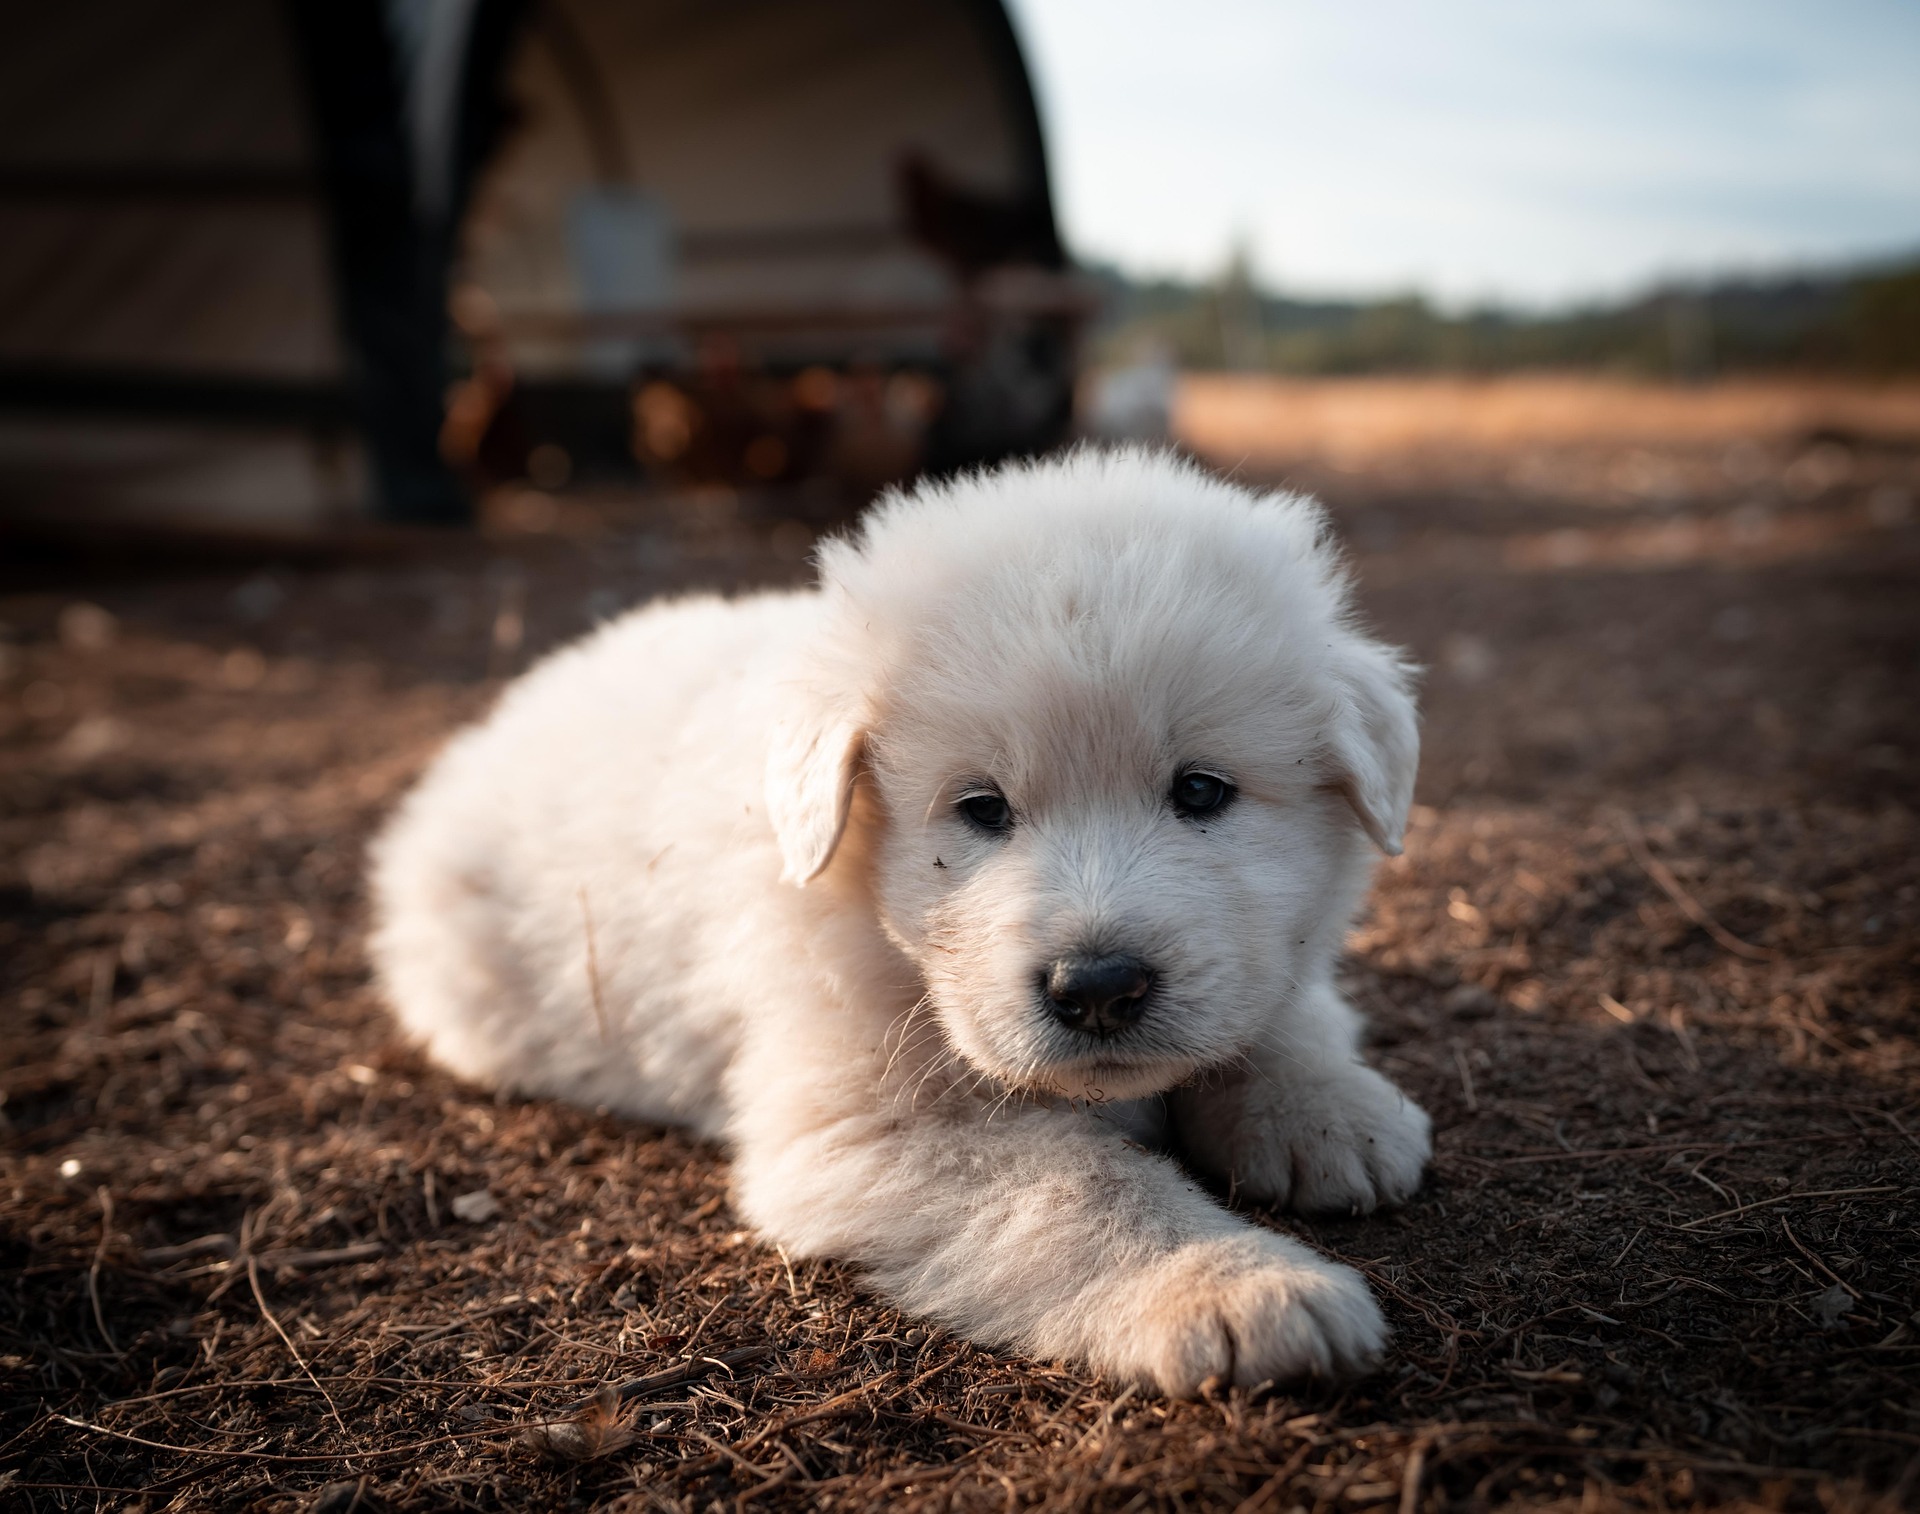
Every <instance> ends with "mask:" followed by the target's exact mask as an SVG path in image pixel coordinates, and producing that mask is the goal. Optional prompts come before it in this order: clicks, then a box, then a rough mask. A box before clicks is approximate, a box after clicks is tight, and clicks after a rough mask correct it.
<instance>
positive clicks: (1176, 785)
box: [1167, 773, 1234, 816]
mask: <svg viewBox="0 0 1920 1514" xmlns="http://www.w3.org/2000/svg"><path fill="white" fill-rule="evenodd" d="M1233 795H1234V787H1233V785H1232V784H1231V783H1228V782H1227V780H1226V779H1224V778H1221V777H1219V776H1218V775H1216V774H1213V773H1182V774H1181V775H1180V776H1179V777H1178V778H1176V779H1174V780H1173V788H1172V789H1171V790H1170V791H1169V792H1168V794H1167V797H1168V798H1169V799H1171V800H1172V801H1173V807H1174V808H1175V809H1176V810H1178V811H1179V812H1180V813H1181V814H1182V815H1189V816H1201V815H1212V814H1215V813H1217V812H1218V811H1220V810H1223V809H1225V808H1226V807H1227V805H1228V804H1230V803H1231V802H1232V800H1233Z"/></svg>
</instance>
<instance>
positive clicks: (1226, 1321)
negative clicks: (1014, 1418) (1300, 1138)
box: [1096, 1231, 1387, 1397]
mask: <svg viewBox="0 0 1920 1514" xmlns="http://www.w3.org/2000/svg"><path fill="white" fill-rule="evenodd" d="M1114 1323H1115V1326H1116V1327H1117V1331H1118V1332H1119V1334H1118V1338H1117V1339H1116V1340H1114V1341H1113V1343H1112V1350H1111V1356H1112V1357H1113V1358H1115V1360H1112V1361H1110V1362H1108V1363H1096V1365H1109V1366H1117V1367H1118V1368H1119V1369H1120V1370H1121V1371H1122V1372H1123V1373H1124V1374H1125V1375H1128V1376H1131V1377H1135V1378H1139V1379H1145V1380H1146V1381H1148V1382H1151V1383H1152V1384H1154V1385H1155V1386H1156V1387H1158V1388H1160V1389H1161V1390H1162V1391H1163V1392H1166V1393H1170V1394H1174V1395H1177V1396H1182V1397H1185V1396H1190V1395H1192V1394H1194V1393H1197V1392H1198V1391H1199V1390H1200V1388H1201V1386H1202V1385H1203V1384H1205V1383H1207V1382H1208V1381H1209V1380H1213V1381H1218V1382H1221V1383H1232V1384H1239V1385H1241V1386H1246V1387H1251V1386H1253V1385H1254V1384H1256V1383H1263V1382H1286V1381H1289V1380H1293V1379H1298V1378H1302V1377H1325V1378H1331V1377H1346V1376H1351V1375H1353V1374H1355V1373H1358V1372H1361V1371H1364V1370H1365V1369H1367V1368H1368V1367H1370V1366H1372V1365H1373V1364H1374V1362H1376V1361H1377V1360H1378V1359H1379V1356H1380V1351H1381V1348H1382V1347H1383V1346H1384V1345H1385V1344H1386V1338H1387V1327H1386V1322H1385V1320H1383V1319H1382V1318H1381V1315H1380V1307H1379V1305H1378V1304H1376V1303H1375V1302H1374V1301H1373V1295H1372V1294H1371V1293H1370V1292H1368V1290H1367V1285H1366V1282H1365V1281H1364V1280H1363V1279H1362V1278H1361V1276H1360V1274H1359V1273H1357V1272H1355V1271H1354V1270H1353V1269H1352V1268H1351V1267H1342V1266H1340V1265H1339V1264H1338V1263H1336V1262H1330V1261H1327V1260H1326V1259H1325V1258H1324V1257H1320V1256H1316V1255H1314V1253H1313V1252H1311V1251H1309V1250H1307V1249H1306V1248H1305V1247H1304V1246H1301V1245H1298V1244H1296V1243H1295V1242H1293V1241H1289V1240H1287V1239H1286V1238H1285V1237H1284V1236H1278V1235H1273V1234H1271V1233H1269V1232H1265V1231H1261V1232H1256V1233H1255V1234H1253V1235H1250V1236H1245V1237H1235V1238H1233V1239H1231V1240H1219V1241H1206V1242H1198V1243H1195V1244H1192V1245H1189V1246H1186V1247H1183V1248H1181V1250H1180V1251H1178V1252H1176V1253H1175V1254H1174V1255H1173V1256H1172V1257H1170V1258H1168V1259H1167V1260H1166V1261H1165V1262H1164V1263H1162V1264H1160V1265H1159V1266H1157V1267H1155V1268H1154V1269H1153V1271H1152V1273H1151V1274H1149V1277H1148V1278H1147V1279H1146V1280H1145V1281H1144V1283H1143V1286H1142V1288H1141V1290H1140V1293H1139V1295H1138V1297H1137V1299H1136V1302H1135V1307H1134V1308H1132V1309H1129V1310H1125V1311H1123V1312H1122V1313H1121V1314H1120V1316H1119V1317H1118V1318H1117V1319H1116V1320H1115V1321H1114Z"/></svg>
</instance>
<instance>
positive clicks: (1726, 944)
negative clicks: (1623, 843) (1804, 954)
mask: <svg viewBox="0 0 1920 1514" xmlns="http://www.w3.org/2000/svg"><path fill="white" fill-rule="evenodd" d="M1620 829H1621V831H1622V833H1623V834H1624V835H1625V836H1626V838H1627V850H1628V851H1630V852H1631V853H1633V860H1634V861H1635V862H1637V863H1639V864H1640V869H1641V871H1642V872H1644V873H1645V874H1646V875H1647V876H1648V877H1649V878H1651V879H1652V880H1653V881H1654V882H1655V883H1656V884H1657V885H1659V888H1660V892H1661V893H1663V894H1665V895H1666V896H1667V897H1668V898H1669V899H1671V900H1672V901H1673V902H1674V903H1675V904H1676V905H1677V906H1679V909H1680V913H1681V914H1683V915H1685V916H1686V917H1687V918H1688V919H1689V920H1691V921H1692V922H1693V923H1694V924H1695V925H1697V926H1699V927H1700V929H1701V930H1703V931H1705V932H1706V933H1707V934H1708V935H1709V936H1711V937H1712V938H1713V940H1714V942H1715V943H1716V944H1717V945H1719V946H1720V947H1722V948H1723V949H1725V950H1727V951H1730V952H1732V953H1733V954H1734V955H1735V956H1736V957H1745V958H1746V959H1747V960H1748V961H1749V962H1778V961H1779V960H1780V953H1779V952H1777V951H1775V950H1774V949H1773V948H1772V947H1770V946H1755V945H1754V944H1753V943H1752V942H1751V941H1742V940H1741V939H1740V938H1739V937H1738V936H1736V935H1735V934H1734V933H1733V932H1732V931H1730V930H1728V929H1727V928H1726V927H1725V926H1723V925H1722V924H1721V923H1720V922H1719V921H1718V920H1716V919H1714V918H1713V916H1712V915H1710V914H1708V913H1707V909H1706V906H1705V905H1703V904H1702V903H1701V902H1700V901H1699V900H1698V899H1696V898H1694V897H1693V895H1692V894H1690V893H1688V892H1687V890H1686V888H1685V886H1684V885H1683V884H1682V883H1681V882H1680V880H1679V879H1678V878H1676V877H1674V875H1673V872H1672V870H1671V869H1670V868H1668V866H1667V865H1666V864H1665V863H1664V862H1662V861H1661V860H1660V859H1659V858H1658V857H1656V856H1654V855H1653V853H1652V851H1650V850H1649V849H1648V847H1647V838H1646V835H1645V833H1644V832H1642V831H1641V829H1640V823H1639V822H1638V821H1637V820H1635V819H1634V818H1633V816H1632V815H1630V814H1628V813H1627V812H1626V811H1625V810H1622V811H1621V812H1620Z"/></svg>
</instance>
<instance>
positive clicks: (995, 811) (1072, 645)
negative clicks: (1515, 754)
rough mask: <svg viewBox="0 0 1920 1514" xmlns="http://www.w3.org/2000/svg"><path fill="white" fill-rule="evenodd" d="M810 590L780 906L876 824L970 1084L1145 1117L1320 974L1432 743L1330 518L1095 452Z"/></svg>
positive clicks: (883, 544) (780, 795) (946, 513)
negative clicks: (1356, 591) (1362, 619)
mask: <svg viewBox="0 0 1920 1514" xmlns="http://www.w3.org/2000/svg"><path fill="white" fill-rule="evenodd" d="M822 576H823V581H824V600H823V622H822V629H821V633H820V636H819V638H818V641H817V643H816V644H815V645H813V646H811V647H809V648H808V649H807V656H808V659H809V661H808V665H807V674H806V677H805V678H804V679H803V680H801V681H800V682H799V683H798V684H796V686H795V688H794V689H793V691H792V693H793V698H794V706H793V714H792V715H791V717H790V718H789V719H788V720H787V721H786V722H785V723H784V724H783V726H782V729H781V731H780V733H779V735H778V737H777V738H776V741H775V745H774V751H773V756H772V760H771V765H770V769H769V775H768V799H769V806H770V810H771V813H772V816H773V821H774V826H775V829H776V831H777V832H778V834H779V838H780V842H781V847H782V850H783V852H784V855H785V858H786V863H787V876H788V878H789V879H790V880H791V881H793V882H795V883H805V882H807V881H808V880H809V879H811V878H812V877H814V876H815V875H817V874H818V873H820V872H821V871H822V870H824V869H825V868H827V867H828V866H829V864H830V863H831V862H832V859H833V857H834V855H835V852H836V848H837V846H838V843H839V841H840V838H841V835H842V832H843V831H844V829H845V828H846V826H847V824H848V819H849V815H850V814H852V813H854V812H855V811H856V809H857V810H858V811H859V812H860V813H861V814H863V815H870V816H871V817H872V818H871V820H870V821H866V822H864V823H867V824H870V825H871V827H872V829H873V832H874V833H873V834H872V835H871V836H870V837H869V838H867V839H868V841H869V843H870V844H869V845H867V846H863V847H861V848H860V849H859V851H860V853H861V855H862V856H863V857H865V858H867V859H869V861H868V865H869V866H870V867H871V869H872V877H871V879H870V880H869V886H870V887H871V889H872V893H873V897H874V898H875V900H876V901H877V906H878V909H879V911H880V915H881V918H882V921H883V923H884V925H885V927H886V929H887V931H888V933H889V934H890V935H891V936H892V937H893V938H894V940H895V941H896V942H897V943H898V944H899V946H900V948H901V949H902V950H903V951H904V952H906V953H907V954H908V956H909V957H911V958H912V960H913V961H914V962H915V964H916V965H917V966H918V968H919V970H920V973H921V975H922V977H923V978H924V980H925V983H926V987H927V992H928V997H929V999H930V1001H931V1003H932V1005H933V1007H934V1009H935V1011H936V1012H937V1014H938V1016H939V1018H940V1021H941V1024H942V1026H943V1027H944V1029H945V1032H946V1034H947V1036H948V1038H949V1039H950V1040H951V1042H952V1043H953V1045H954V1047H955V1048H956V1049H957V1050H958V1051H959V1052H960V1053H961V1054H962V1055H963V1056H964V1057H965V1058H967V1060H968V1061H970V1062H971V1063H972V1064H973V1065H974V1066H976V1067H977V1068H979V1069H981V1070H982V1071H985V1072H987V1073H989V1074H991V1075H993V1076H994V1077H996V1078H998V1079H1000V1080H1002V1081H1004V1082H1006V1083H1008V1084H1013V1085H1020V1086H1025V1087H1033V1088H1043V1089H1050V1090H1053V1091H1056V1092H1061V1093H1066V1094H1069V1095H1073V1096H1092V1097H1099V1096H1107V1097H1114V1098H1131V1097H1138V1096H1141V1095H1144V1094H1148V1093H1153V1092H1157V1091H1159V1090H1162V1089H1165V1088H1167V1087H1170V1086H1171V1085H1173V1084H1175V1083H1177V1082H1179V1081H1180V1080H1182V1079H1183V1078H1185V1077H1187V1076H1189V1075H1190V1074H1192V1073H1193V1072H1195V1071H1197V1070H1200V1069H1203V1068H1206V1067H1209V1066H1214V1065H1218V1064H1220V1063H1222V1062H1225V1061H1228V1060H1230V1059H1232V1058H1233V1057H1234V1056H1235V1055H1236V1054H1237V1053H1239V1052H1241V1051H1243V1050H1245V1049H1246V1048H1247V1047H1248V1046H1249V1045H1250V1044H1251V1043H1252V1042H1253V1041H1254V1040H1255V1039H1256V1037H1257V1035H1258V1033H1259V1031H1260V1029H1261V1027H1262V1025H1263V1024H1265V1023H1268V1022H1270V1021H1271V1019H1272V1017H1273V1016H1274V1014H1275V1012H1276V1010H1278V1009H1279V1008H1280V1007H1281V1006H1283V1005H1284V1004H1285V1002H1286V1001H1287V999H1288V998H1289V996H1290V995H1291V994H1292V993H1293V992H1294V991H1295V990H1296V988H1297V987H1298V985H1300V984H1301V983H1302V982H1303V981H1305V980H1307V979H1309V978H1311V977H1313V976H1315V975H1317V974H1318V973H1320V972H1322V971H1324V969H1325V965H1326V963H1327V961H1328V960H1329V959H1330V958H1331V956H1332V955H1333V954H1334V952H1336V951H1337V949H1338V945H1339V939H1340V935H1341V932H1342V931H1343V930H1344V928H1345V926H1346V924H1347V921H1348V919H1349V917H1350V915H1351V912H1352V909H1353V906H1354V904H1355V903H1356V901H1357V898H1358V895H1359V891H1360V889H1361V888H1362V887H1363V886H1364V883H1365V876H1366V870H1367V858H1368V854H1369V838H1370V840H1371V843H1372V844H1373V845H1377V846H1378V847H1380V848H1381V849H1383V850H1385V851H1389V852H1395V851H1398V850H1399V845H1400V833H1401V827H1402V824H1403V820H1404V817H1405V813H1406V809H1407V804H1408V801H1409V799H1410V797H1411V792H1412V787H1413V777H1414V767H1415V763H1416V760H1417V755H1418V737H1417V733H1416V728H1415V716H1414V707H1413V701H1412V698H1411V695H1410V693H1409V681H1410V674H1409V670H1408V669H1407V667H1406V666H1405V664H1403V663H1402V662H1401V661H1400V660H1399V658H1398V657H1397V656H1396V654H1395V653H1393V652H1392V651H1391V650H1390V649H1388V648H1386V647H1383V646H1381V645H1380V644H1378V643H1377V642H1374V641H1371V640H1369V639H1367V638H1366V637H1365V636H1363V635H1361V634H1360V633H1359V632H1358V631H1356V630H1355V629H1354V628H1353V626H1352V625H1351V623H1350V621H1349V612H1348V588H1347V584H1346V580H1345V578H1344V575H1343V573H1342V571H1341V568H1340V565H1339V563H1338V561H1337V558H1336V556H1335V554H1334V553H1333V551H1332V549H1331V548H1330V546H1329V545H1328V543H1327V541H1326V537H1325V526H1324V521H1323V519H1322V517H1321V515H1320V512H1319V510H1318V509H1317V508H1316V507H1315V506H1314V505H1312V504H1311V503H1310V502H1308V501H1305V500H1302V499H1298V498H1292V497H1288V496H1284V495H1270V496H1264V497H1263V496H1256V495H1254V494H1251V493H1249V492H1248V491H1246V490H1243V489H1240V488H1237V487H1234V486H1232V485H1229V484H1225V483H1222V482H1220V481H1218V480H1215V479H1212V478H1209V477H1207V476H1206V475H1204V474H1202V473H1200V472H1199V471H1198V470H1197V469H1194V468H1192V467H1191V466H1189V465H1186V464H1183V463H1180V462H1178V461H1176V460H1173V459H1171V458H1167V457H1163V456H1155V455H1150V454H1145V453H1138V452H1126V453H1093V452H1082V453H1079V454H1076V455H1073V456H1070V457H1068V458H1066V459H1064V460H1061V461H1057V462H1052V463H1046V464H1041V465H1037V466H1028V467H1017V468H1009V469H1004V470H1001V471H999V472H996V473H991V474H987V475H983V476H979V477H975V478H970V479H967V480H964V481H962V482H958V483H954V484H949V485H945V486H938V487H922V488H921V489H919V490H917V491H915V492H914V493H911V494H908V495H905V496H896V497H894V498H891V499H889V500H888V501H886V502H884V503H883V504H882V505H881V506H880V507H879V508H878V509H877V510H876V511H875V512H874V513H873V514H872V515H871V516H870V517H869V518H868V520H867V522H866V524H865V526H864V528H863V530H862V531H861V532H860V533H859V534H858V535H857V536H856V537H855V538H853V539H852V540H849V541H844V542H837V543H834V544H832V545H830V546H829V547H828V548H827V549H826V551H825V553H824V554H823V558H822ZM857 786H858V787H860V788H863V789H866V790H867V793H865V794H863V795H862V796H861V802H860V803H859V804H856V802H855V801H856V787H857Z"/></svg>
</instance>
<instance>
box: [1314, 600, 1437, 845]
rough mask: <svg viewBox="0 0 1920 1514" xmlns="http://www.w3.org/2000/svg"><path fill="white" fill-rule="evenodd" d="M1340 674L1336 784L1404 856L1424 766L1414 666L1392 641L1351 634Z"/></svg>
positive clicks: (1377, 840) (1377, 841)
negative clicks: (1416, 780)
mask: <svg viewBox="0 0 1920 1514" xmlns="http://www.w3.org/2000/svg"><path fill="white" fill-rule="evenodd" d="M1343 653H1344V655H1343V656H1342V657H1341V659H1340V664H1339V666H1338V668H1337V670H1336V672H1335V682H1336V684H1337V685H1338V688H1339V705H1338V708H1337V710H1336V712H1335V714H1334V719H1333V729H1332V732H1331V733H1330V740H1329V743H1328V745H1329V748H1330V753H1329V755H1330V757H1331V759H1332V767H1333V771H1332V773H1331V775H1330V783H1331V786H1332V787H1333V788H1335V789H1337V790H1338V791H1339V792H1340V794H1341V795H1342V796H1343V797H1344V798H1345V799H1346V801H1347V803H1348V804H1350V805H1352V806H1353V812H1354V814H1356V815H1358V816H1359V817H1360V824H1361V827H1362V828H1363V829H1364V830H1365V831H1366V833H1367V834H1368V835H1369V836H1371V837H1372V838H1373V843H1374V845H1375V846H1377V847H1379V848H1380V850H1381V851H1383V852H1385V853H1386V854H1387V855H1388V856H1389V857H1397V856H1399V855H1400V845H1401V839H1402V837H1403V836H1404V834H1405V831H1406V824H1407V807H1408V806H1409V805H1410V804H1412V803H1413V778H1414V773H1415V771H1416V770H1417V769H1418V768H1419V766H1420V723H1419V715H1418V713H1417V712H1416V710H1415V708H1414V703H1413V680H1414V671H1415V670H1414V668H1413V666H1412V665H1411V664H1410V663H1406V662H1402V661H1401V660H1400V658H1399V656H1398V655H1397V654H1396V653H1395V652H1394V651H1393V649H1392V648H1390V647H1384V646H1381V645H1380V644H1379V643H1378V642H1375V641H1368V640H1365V639H1363V638H1360V637H1353V638H1351V639H1350V640H1349V641H1348V644H1347V646H1346V647H1345V648H1344V649H1343Z"/></svg>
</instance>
